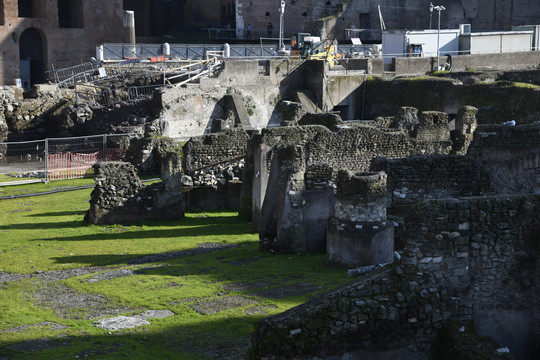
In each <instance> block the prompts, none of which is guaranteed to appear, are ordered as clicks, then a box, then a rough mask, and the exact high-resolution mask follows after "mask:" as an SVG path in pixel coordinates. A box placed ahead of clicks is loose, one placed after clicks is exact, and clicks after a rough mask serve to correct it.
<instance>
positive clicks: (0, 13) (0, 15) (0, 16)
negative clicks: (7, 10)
mask: <svg viewBox="0 0 540 360" xmlns="http://www.w3.org/2000/svg"><path fill="white" fill-rule="evenodd" d="M0 25H4V1H0Z"/></svg>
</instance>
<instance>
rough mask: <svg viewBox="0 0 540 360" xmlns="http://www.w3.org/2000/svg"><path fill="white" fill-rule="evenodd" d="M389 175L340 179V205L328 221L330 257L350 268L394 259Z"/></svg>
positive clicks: (347, 174) (340, 175)
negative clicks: (387, 193) (387, 196)
mask: <svg viewBox="0 0 540 360" xmlns="http://www.w3.org/2000/svg"><path fill="white" fill-rule="evenodd" d="M386 192H387V190H386V174H385V173H384V172H378V173H374V172H372V173H369V172H368V173H356V174H354V173H351V172H348V171H344V170H342V171H340V172H339V173H338V175H337V189H336V205H335V208H334V214H333V216H332V217H330V218H329V219H328V230H327V237H326V257H327V259H328V261H329V263H333V264H339V265H342V266H348V267H350V268H354V267H360V266H369V265H375V264H386V263H390V262H392V260H393V258H394V223H393V222H392V221H388V220H387V217H386Z"/></svg>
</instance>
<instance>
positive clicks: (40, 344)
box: [0, 314, 263, 360]
mask: <svg viewBox="0 0 540 360" xmlns="http://www.w3.org/2000/svg"><path fill="white" fill-rule="evenodd" d="M175 316H180V315H175ZM262 317H263V316H262V315H255V316H254V315H251V316H250V315H247V314H246V316H245V317H244V316H239V315H236V316H228V317H227V318H225V319H216V320H207V319H205V320H203V321H201V322H200V323H197V324H192V325H188V326H186V325H161V326H160V327H161V328H162V329H160V330H158V331H155V330H154V331H152V327H155V326H159V325H153V324H152V323H156V324H159V323H160V322H161V323H162V324H163V322H164V321H166V322H171V321H174V317H172V318H167V319H151V320H150V323H151V324H150V325H146V326H143V327H140V328H138V329H141V330H142V331H137V332H133V330H124V331H115V332H112V333H111V332H108V330H102V331H103V334H101V335H93V336H92V335H79V336H65V335H61V334H58V335H57V336H58V337H56V338H55V337H46V338H45V337H44V338H42V339H36V340H30V341H21V342H4V343H2V344H1V345H0V354H2V355H3V356H7V359H10V360H18V359H24V360H33V359H36V360H37V359H75V358H80V359H83V358H90V359H104V360H105V359H111V360H112V359H132V360H143V359H144V360H146V359H220V358H226V359H243V358H244V357H245V355H246V353H247V349H248V348H249V346H250V342H251V333H252V332H253V331H254V330H255V327H256V324H257V322H258V321H259V320H261V319H262ZM143 329H144V330H143ZM64 331H65V330H64Z"/></svg>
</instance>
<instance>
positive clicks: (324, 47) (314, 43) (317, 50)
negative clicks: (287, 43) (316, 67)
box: [291, 33, 341, 67]
mask: <svg viewBox="0 0 540 360" xmlns="http://www.w3.org/2000/svg"><path fill="white" fill-rule="evenodd" d="M291 58H293V59H294V58H296V59H308V60H326V61H328V64H329V65H330V67H333V66H334V64H335V62H336V60H339V59H341V54H339V53H338V52H337V41H334V42H332V41H330V40H325V41H321V38H320V37H318V36H311V34H309V33H296V34H292V35H291Z"/></svg>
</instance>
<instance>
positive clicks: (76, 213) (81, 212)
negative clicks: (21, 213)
mask: <svg viewBox="0 0 540 360" xmlns="http://www.w3.org/2000/svg"><path fill="white" fill-rule="evenodd" d="M84 214H86V211H85V210H79V211H55V212H48V213H39V214H28V215H27V216H28V217H52V216H81V217H84Z"/></svg>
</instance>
